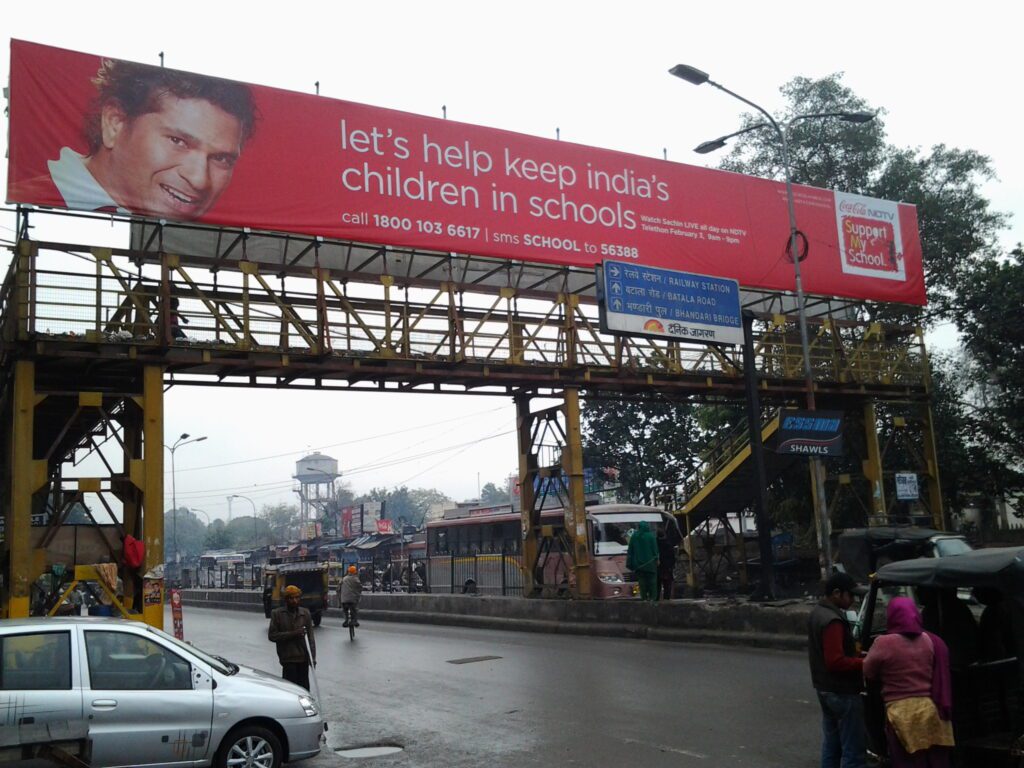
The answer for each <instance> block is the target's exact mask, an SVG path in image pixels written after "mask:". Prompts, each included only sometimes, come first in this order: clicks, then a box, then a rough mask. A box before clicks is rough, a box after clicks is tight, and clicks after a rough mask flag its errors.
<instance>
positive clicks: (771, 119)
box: [707, 80, 782, 136]
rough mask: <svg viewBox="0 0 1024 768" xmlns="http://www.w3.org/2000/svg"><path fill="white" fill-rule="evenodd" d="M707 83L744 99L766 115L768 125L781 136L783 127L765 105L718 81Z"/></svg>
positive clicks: (736, 97) (740, 99)
mask: <svg viewBox="0 0 1024 768" xmlns="http://www.w3.org/2000/svg"><path fill="white" fill-rule="evenodd" d="M707 84H708V85H713V86H714V87H715V88H717V89H718V90H720V91H722V92H723V93H727V94H729V95H730V96H732V97H733V98H734V99H738V100H739V101H742V102H743V103H744V104H746V105H747V106H748V107H753V108H754V109H756V110H757V111H758V112H760V113H761V114H762V115H764V119H765V120H766V121H767V122H768V125H770V126H771V127H772V128H774V129H775V132H776V133H778V134H779V135H780V136H781V135H782V128H781V127H780V126H779V124H778V123H777V122H776V121H775V118H774V117H772V115H771V113H770V112H769V111H768V110H766V109H765V108H764V107H762V106H761V105H759V104H755V103H754V102H752V101H751V100H750V99H745V98H743V97H742V96H740V95H739V94H738V93H736V92H735V91H730V90H729V89H728V88H726V87H725V86H724V85H721V84H719V83H716V82H715V81H714V80H708V81H707ZM750 130H753V129H752V128H751V129H750ZM733 135H736V134H733Z"/></svg>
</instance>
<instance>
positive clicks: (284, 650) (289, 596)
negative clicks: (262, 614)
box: [267, 585, 316, 691]
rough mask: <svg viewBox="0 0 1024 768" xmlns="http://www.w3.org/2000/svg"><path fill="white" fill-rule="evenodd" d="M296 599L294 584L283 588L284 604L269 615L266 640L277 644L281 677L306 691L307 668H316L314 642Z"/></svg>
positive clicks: (299, 593) (306, 615) (305, 611)
mask: <svg viewBox="0 0 1024 768" xmlns="http://www.w3.org/2000/svg"><path fill="white" fill-rule="evenodd" d="M300 597H302V590H301V589H299V588H298V587H296V586H294V585H289V586H287V587H285V590H284V605H282V606H281V607H280V608H275V609H274V610H273V612H272V613H271V614H270V629H269V630H267V638H268V639H269V640H270V642H272V643H276V644H277V659H278V661H280V662H281V677H283V678H284V679H285V680H289V681H291V682H293V683H295V684H296V685H301V686H302V687H303V688H305V689H306V690H307V691H308V690H310V688H309V665H310V663H312V664H313V666H314V667H315V666H316V641H315V640H314V639H313V617H312V616H311V615H310V613H309V610H308V609H307V608H303V607H302V606H301V605H299V598H300ZM307 640H308V649H307ZM307 650H308V652H307Z"/></svg>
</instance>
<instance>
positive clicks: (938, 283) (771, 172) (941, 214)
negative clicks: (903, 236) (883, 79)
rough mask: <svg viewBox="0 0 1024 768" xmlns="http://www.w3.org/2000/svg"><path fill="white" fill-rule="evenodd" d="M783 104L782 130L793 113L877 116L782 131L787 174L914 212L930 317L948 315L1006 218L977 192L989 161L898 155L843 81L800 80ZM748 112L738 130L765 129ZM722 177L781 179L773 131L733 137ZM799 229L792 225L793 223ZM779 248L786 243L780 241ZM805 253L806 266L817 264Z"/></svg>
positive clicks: (893, 313)
mask: <svg viewBox="0 0 1024 768" xmlns="http://www.w3.org/2000/svg"><path fill="white" fill-rule="evenodd" d="M781 91H782V94H783V96H785V98H786V101H787V105H786V107H785V109H784V110H783V113H782V114H780V115H778V116H777V119H778V120H779V121H780V123H784V122H786V121H788V120H790V119H791V118H793V117H794V116H796V115H801V114H814V113H822V112H836V111H863V112H875V111H877V114H878V116H877V117H876V118H875V120H873V121H872V122H870V123H866V124H863V125H854V124H851V123H846V122H843V121H841V120H805V121H800V122H797V123H795V124H794V126H793V129H792V131H791V132H790V134H789V140H790V141H789V150H790V172H791V176H792V180H793V181H794V183H798V184H808V185H810V186H815V187H822V188H825V189H837V190H841V191H844V192H854V193H857V194H862V195H869V196H871V197H879V198H883V199H887V200H904V201H907V202H910V203H914V204H915V205H916V206H917V214H918V226H919V228H920V233H921V248H922V253H923V258H924V272H925V283H926V285H927V289H928V296H929V301H930V303H931V305H932V310H931V312H930V314H929V315H928V316H927V317H925V318H923V319H926V320H927V319H937V318H947V319H948V318H950V317H951V316H952V313H953V310H954V308H955V307H956V305H957V298H958V295H959V286H960V281H961V279H962V277H963V274H964V272H965V271H967V272H969V271H970V270H972V269H973V268H974V267H975V266H976V264H977V263H978V259H979V258H980V259H982V260H985V259H988V258H991V256H992V255H993V254H994V253H995V252H996V250H997V237H998V235H999V232H1000V230H1002V229H1003V228H1004V227H1005V225H1006V216H1005V215H1004V214H1002V213H998V212H996V211H993V210H992V209H991V206H990V203H989V201H988V200H987V199H986V198H985V197H984V196H982V194H981V185H982V184H984V183H985V182H986V181H988V180H990V179H992V178H993V177H994V175H995V174H994V171H993V169H992V163H991V161H990V160H989V158H988V157H986V156H984V155H982V154H980V153H978V152H975V151H973V150H961V149H955V148H951V147H946V146H945V145H941V144H940V145H937V146H935V147H933V148H932V149H931V151H930V152H927V153H922V152H921V151H920V150H918V149H905V148H904V149H900V148H896V147H893V146H891V145H889V144H886V142H885V124H884V122H883V120H882V119H881V117H882V115H884V114H885V113H884V110H874V109H873V108H872V107H871V105H870V104H868V103H867V102H866V101H865V100H864V99H862V98H860V97H858V96H857V95H856V94H855V93H853V91H852V90H850V89H849V88H847V87H846V86H845V85H843V83H842V75H841V74H833V75H829V76H828V77H824V78H821V79H820V80H812V79H809V78H806V77H797V78H794V79H793V80H792V81H790V82H789V83H788V84H786V85H785V86H783V87H782V89H781ZM762 119H763V118H762V117H761V116H760V115H753V114H748V115H745V116H744V118H743V125H744V127H748V126H752V125H755V124H756V123H759V122H762ZM721 167H722V168H723V169H725V170H730V171H736V172H738V173H746V174H750V175H753V176H762V177H766V178H772V179H777V180H782V179H783V178H785V175H784V173H783V169H782V155H781V151H780V148H779V143H778V139H777V137H776V135H775V133H774V132H773V131H771V130H760V131H752V132H751V133H748V134H746V135H744V136H742V137H738V138H737V139H736V144H735V146H734V149H733V151H732V153H731V154H730V155H729V156H728V157H727V158H726V159H725V160H724V161H723V162H722V164H721ZM798 223H799V222H798ZM779 247H780V250H782V248H783V244H781V243H780V246H779ZM825 256H826V254H824V253H815V252H814V250H813V247H812V250H811V252H810V253H809V254H808V259H814V258H824V257H825ZM864 310H865V312H866V314H867V315H868V317H869V318H870V319H883V320H893V321H896V320H907V319H911V318H912V317H913V316H915V315H916V314H917V313H915V312H914V311H912V310H908V309H907V308H904V307H899V306H896V305H872V306H865V307H864Z"/></svg>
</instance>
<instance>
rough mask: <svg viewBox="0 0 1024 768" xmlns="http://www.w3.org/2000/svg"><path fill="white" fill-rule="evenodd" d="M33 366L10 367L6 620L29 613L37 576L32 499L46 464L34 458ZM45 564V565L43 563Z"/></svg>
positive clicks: (21, 362) (22, 362)
mask: <svg viewBox="0 0 1024 768" xmlns="http://www.w3.org/2000/svg"><path fill="white" fill-rule="evenodd" d="M35 374H36V366H35V363H34V362H32V361H31V360H19V361H18V362H16V363H15V364H14V423H13V424H12V435H11V478H10V482H11V507H10V509H9V510H7V521H6V531H5V538H6V545H7V546H6V549H7V553H8V561H7V568H8V571H7V574H8V576H9V586H8V592H7V594H8V603H7V617H8V618H12V619H17V618H24V617H26V616H28V614H29V596H30V595H29V592H30V587H31V585H32V581H33V580H34V579H35V578H36V576H38V575H39V574H38V572H37V571H39V567H38V566H40V563H34V562H33V557H32V548H31V543H32V542H31V538H30V534H31V526H32V496H33V494H34V493H35V492H36V491H37V490H39V489H40V488H41V487H43V485H45V483H46V462H45V461H36V460H35V457H34V450H33V448H34V446H33V443H34V439H33V435H34V430H35V410H36V406H37V405H38V404H39V403H40V402H42V400H43V396H40V395H37V394H36V391H35ZM43 565H45V564H43Z"/></svg>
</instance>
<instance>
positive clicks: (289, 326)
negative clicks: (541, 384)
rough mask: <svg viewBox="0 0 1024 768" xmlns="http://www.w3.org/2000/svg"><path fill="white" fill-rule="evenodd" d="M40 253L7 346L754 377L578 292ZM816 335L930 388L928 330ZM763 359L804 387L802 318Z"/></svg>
mask: <svg viewBox="0 0 1024 768" xmlns="http://www.w3.org/2000/svg"><path fill="white" fill-rule="evenodd" d="M26 250H30V251H31V255H29V256H19V257H17V258H16V259H15V260H14V261H13V263H12V269H11V270H10V271H9V272H8V275H7V278H6V280H5V282H4V285H3V286H2V288H0V297H2V299H3V304H4V306H3V310H4V318H3V324H4V327H5V329H6V331H5V341H7V342H13V341H16V340H19V341H27V340H36V339H40V338H49V339H53V340H63V341H72V342H95V343H107V342H123V343H130V344H133V345H138V346H142V347H158V348H173V347H188V348H197V347H198V348H202V349H204V350H208V351H209V352H210V353H211V354H216V353H218V352H224V353H227V354H232V353H235V352H237V351H239V350H242V351H267V352H277V353H281V354H287V355H289V356H291V357H295V358H301V357H303V356H307V355H308V356H312V357H315V358H317V359H322V358H323V357H325V356H326V357H334V358H348V359H350V360H362V359H366V358H376V359H382V360H395V359H398V360H405V361H414V362H416V363H422V364H424V365H426V364H429V363H431V362H437V363H443V364H452V363H458V364H462V363H468V364H475V365H477V366H496V365H501V366H516V367H518V368H519V369H520V372H521V374H522V375H525V376H529V375H530V372H531V371H541V370H550V369H552V368H554V369H562V370H572V371H578V370H580V369H588V370H593V371H594V372H595V373H598V372H601V373H604V374H607V375H611V376H616V377H622V376H624V375H631V376H633V377H634V378H640V379H642V378H643V377H644V376H648V375H651V374H659V375H669V376H672V375H689V376H691V377H700V378H699V381H701V382H703V381H704V380H705V378H706V377H714V379H716V380H721V379H723V378H725V379H728V380H732V381H735V382H739V381H740V380H741V373H740V365H739V351H738V350H736V349H732V348H722V347H711V346H707V345H702V344H696V343H693V344H691V343H686V342H680V341H667V340H657V339H648V338H628V337H613V336H609V335H605V334H602V333H601V332H600V330H599V329H598V321H597V312H596V307H594V306H591V305H586V304H581V302H580V301H579V296H575V295H559V296H558V297H557V299H555V300H552V301H549V302H543V301H541V300H538V299H520V298H519V297H518V296H517V295H516V294H515V292H514V291H512V290H511V289H508V290H503V291H502V292H501V293H500V294H499V295H497V296H494V295H488V294H472V293H468V292H464V291H463V290H461V289H460V288H459V287H458V286H456V285H454V284H444V285H443V286H442V287H440V288H437V289H428V288H422V287H421V288H415V287H409V286H404V287H403V286H400V285H396V284H394V281H393V280H391V279H387V280H385V279H384V278H385V277H386V276H367V278H366V282H355V281H353V280H351V279H346V280H339V279H334V278H332V277H331V276H330V274H329V273H327V272H326V271H325V270H315V271H314V272H313V274H312V276H307V277H300V276H295V275H288V276H278V277H269V278H268V277H265V276H264V275H262V274H261V273H260V272H259V269H258V265H256V264H251V265H249V268H247V269H246V270H244V271H243V272H233V271H231V272H228V271H224V272H207V271H204V270H199V269H198V268H195V267H189V269H187V270H186V269H185V267H184V266H182V265H180V264H178V263H177V261H176V260H175V259H174V258H173V257H171V256H166V257H165V261H164V264H163V265H160V266H156V265H151V264H143V265H138V264H133V263H132V262H131V261H129V260H128V259H126V258H124V257H122V256H118V255H112V254H111V252H110V250H109V249H100V248H96V249H92V250H91V251H89V252H86V253H78V254H75V255H76V256H77V257H78V258H77V259H70V257H69V256H68V254H67V253H64V252H62V251H57V250H54V249H53V248H47V247H35V248H31V249H26ZM193 272H195V275H193ZM271 281H273V284H272V282H271ZM374 281H375V282H374ZM175 301H176V302H177V306H176V307H175V306H174V302H175ZM12 314H13V315H14V316H15V317H16V318H17V323H15V325H14V327H15V329H16V331H15V333H12V332H11V330H10V329H11V322H10V321H11V315H12ZM811 330H812V339H811V342H810V354H811V367H812V369H813V372H814V378H815V380H816V381H819V382H823V383H829V384H847V385H854V386H858V385H865V384H866V385H897V386H914V387H923V386H924V384H925V382H926V378H925V377H926V363H925V361H926V357H925V354H924V345H923V337H922V336H921V334H920V333H919V332H918V331H916V330H914V329H907V328H903V327H900V328H888V327H883V326H881V325H879V324H858V323H852V322H845V321H844V322H840V321H833V320H829V319H828V318H824V319H812V321H811ZM12 337H13V338H12ZM755 354H756V357H757V365H758V372H759V374H760V376H761V377H762V378H763V379H768V380H775V381H778V382H782V381H785V382H788V383H789V384H787V386H789V385H790V384H791V385H792V387H796V386H798V385H799V386H802V384H801V383H800V382H801V380H802V370H801V367H802V363H801V352H800V343H799V334H798V332H797V326H796V319H795V318H794V317H790V316H787V315H771V316H765V317H762V318H761V320H760V322H759V323H758V328H757V330H756V331H755ZM480 375H486V374H480Z"/></svg>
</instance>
